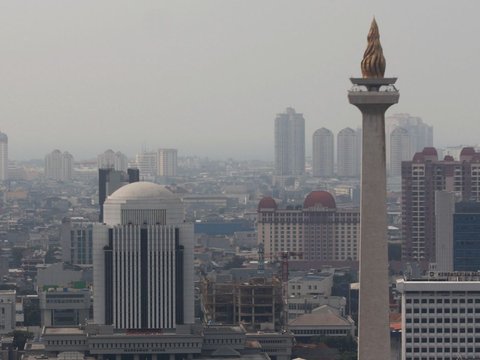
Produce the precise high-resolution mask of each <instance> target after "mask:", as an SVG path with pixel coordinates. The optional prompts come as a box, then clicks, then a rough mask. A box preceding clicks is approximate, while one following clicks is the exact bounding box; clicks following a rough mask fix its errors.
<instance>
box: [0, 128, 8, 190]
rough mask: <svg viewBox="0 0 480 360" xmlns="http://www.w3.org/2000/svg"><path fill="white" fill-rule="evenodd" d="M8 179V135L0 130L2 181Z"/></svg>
mask: <svg viewBox="0 0 480 360" xmlns="http://www.w3.org/2000/svg"><path fill="white" fill-rule="evenodd" d="M7 179H8V136H7V134H4V133H2V132H0V181H5V180H7Z"/></svg>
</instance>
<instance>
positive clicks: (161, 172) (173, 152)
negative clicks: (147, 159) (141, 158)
mask: <svg viewBox="0 0 480 360" xmlns="http://www.w3.org/2000/svg"><path fill="white" fill-rule="evenodd" d="M157 175H158V176H177V149H158V153H157Z"/></svg>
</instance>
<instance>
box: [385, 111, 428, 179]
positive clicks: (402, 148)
mask: <svg viewBox="0 0 480 360" xmlns="http://www.w3.org/2000/svg"><path fill="white" fill-rule="evenodd" d="M385 121H386V123H385V130H386V131H385V133H386V140H387V163H388V166H389V170H390V171H389V175H390V176H400V175H401V173H400V169H401V162H402V161H404V160H409V159H411V158H412V157H413V155H414V154H415V153H416V152H419V151H422V150H423V149H424V148H426V147H432V146H433V127H432V126H430V125H428V124H426V123H424V122H423V120H422V119H421V118H420V117H417V116H412V115H410V114H394V115H392V116H389V117H387V118H386V119H385ZM398 128H401V129H403V131H401V130H398V131H397V130H396V129H398ZM394 132H396V134H393V133H394ZM406 138H408V141H407V140H406Z"/></svg>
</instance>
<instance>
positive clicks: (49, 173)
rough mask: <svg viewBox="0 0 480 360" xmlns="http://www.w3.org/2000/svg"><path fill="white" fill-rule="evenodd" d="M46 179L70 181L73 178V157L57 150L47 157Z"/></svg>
mask: <svg viewBox="0 0 480 360" xmlns="http://www.w3.org/2000/svg"><path fill="white" fill-rule="evenodd" d="M45 177H46V178H47V179H53V180H59V181H69V180H72V178H73V156H72V155H71V154H70V153H69V152H67V151H65V152H63V153H62V152H61V151H60V150H58V149H56V150H53V151H52V152H51V153H50V154H47V155H46V156H45Z"/></svg>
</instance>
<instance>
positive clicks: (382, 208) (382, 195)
mask: <svg viewBox="0 0 480 360" xmlns="http://www.w3.org/2000/svg"><path fill="white" fill-rule="evenodd" d="M361 68H362V75H363V77H362V78H352V79H350V80H351V81H352V83H353V88H352V90H350V91H349V92H348V99H349V101H350V103H351V104H353V105H355V106H356V107H358V109H359V110H360V111H361V112H362V118H363V120H362V124H363V127H362V130H363V132H362V133H363V135H362V137H363V139H362V179H361V207H360V306H359V316H358V319H359V332H358V335H359V343H358V359H359V360H367V359H368V360H378V359H389V358H390V325H389V296H388V295H389V294H388V255H387V209H386V200H387V199H386V187H387V186H386V163H385V111H386V110H387V109H388V108H389V107H390V106H391V105H393V104H396V103H397V102H398V98H399V93H398V91H397V89H395V87H394V86H393V84H394V83H395V81H396V80H397V79H396V78H385V77H384V73H385V58H384V57H383V51H382V46H381V45H380V35H379V32H378V27H377V23H376V21H375V19H373V21H372V24H371V27H370V31H369V33H368V46H367V50H365V54H364V56H363V60H362V64H361ZM362 90H363V91H362ZM365 90H366V91H365Z"/></svg>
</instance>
